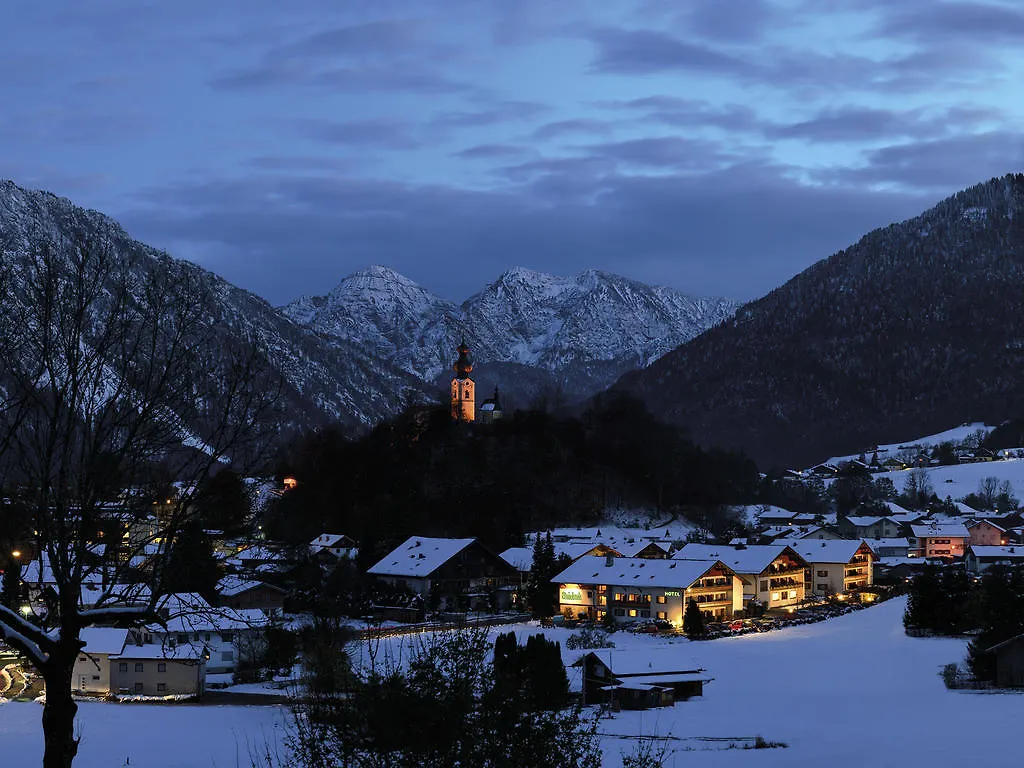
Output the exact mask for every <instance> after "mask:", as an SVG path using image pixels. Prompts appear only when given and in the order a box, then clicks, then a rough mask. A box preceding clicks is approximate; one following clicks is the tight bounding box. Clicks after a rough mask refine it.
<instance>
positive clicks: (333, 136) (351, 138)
mask: <svg viewBox="0 0 1024 768" xmlns="http://www.w3.org/2000/svg"><path fill="white" fill-rule="evenodd" d="M295 127H296V129H297V130H298V131H299V133H301V134H302V135H304V136H306V137H307V138H310V139H315V140H316V141H323V142H327V143H329V144H339V145H342V146H347V147H381V148H385V149H415V148H416V147H419V146H421V145H422V141H421V140H420V139H419V138H418V137H416V136H414V135H413V134H412V132H411V131H410V128H409V126H408V125H406V124H404V123H399V122H396V121H393V120H301V121H297V122H296V123H295Z"/></svg>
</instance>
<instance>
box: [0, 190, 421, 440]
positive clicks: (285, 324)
mask: <svg viewBox="0 0 1024 768" xmlns="http://www.w3.org/2000/svg"><path fill="white" fill-rule="evenodd" d="M83 243H87V244H89V246H90V247H94V248H100V249H104V250H105V251H106V252H108V253H109V254H110V256H111V257H112V258H113V259H115V260H118V261H120V262H122V263H124V262H129V261H130V262H131V263H132V265H133V266H132V267H131V268H132V269H133V270H138V271H140V272H142V273H145V272H146V271H147V270H152V269H154V268H155V267H156V265H157V264H161V263H162V264H168V263H169V264H170V265H171V266H172V268H173V269H174V270H178V273H179V274H181V275H183V276H184V275H188V276H189V277H191V278H193V279H194V282H195V283H196V285H197V286H198V292H197V294H196V297H195V312H196V313H197V315H198V316H199V317H200V318H201V320H202V327H203V328H204V329H207V330H209V331H212V333H204V334H202V336H203V338H204V339H207V340H209V339H213V340H214V341H212V342H210V341H206V342H204V343H207V344H209V345H210V348H208V349H203V350H201V353H202V357H203V359H205V360H208V361H209V365H208V366H204V367H203V369H202V370H194V371H188V372H183V375H188V376H190V377H191V378H192V379H193V381H194V386H195V389H196V391H197V393H198V394H199V396H201V397H203V398H207V399H208V400H209V401H210V402H211V403H213V404H216V402H217V398H218V392H219V389H220V387H222V386H223V377H222V375H221V373H222V372H219V371H218V365H219V363H220V362H221V361H223V360H224V359H225V358H226V357H227V356H226V355H225V354H222V353H223V351H224V350H227V349H232V348H237V347H238V346H239V345H246V344H249V343H250V342H252V341H253V340H256V341H258V349H260V350H261V353H260V354H261V355H262V357H263V361H262V362H263V364H264V365H265V366H266V367H267V368H268V369H269V371H270V373H271V374H272V375H276V378H278V379H279V380H280V381H281V382H282V384H281V387H282V391H281V394H280V399H281V403H282V405H283V406H284V407H285V409H286V411H287V413H288V414H289V422H288V423H286V424H283V425H282V427H284V428H287V427H289V426H301V425H309V424H319V423H323V422H326V421H328V420H331V421H339V422H341V423H342V424H344V425H346V426H348V427H350V428H354V429H358V428H361V427H365V426H369V425H371V424H373V423H375V422H376V421H378V420H380V419H381V418H384V417H386V416H388V415H391V414H392V413H394V412H395V411H396V410H397V409H398V408H399V407H400V405H401V404H402V403H404V402H407V400H408V399H409V398H423V397H424V396H425V390H424V387H423V385H422V382H420V381H419V380H418V379H416V378H415V377H414V376H411V375H410V374H408V373H406V372H404V371H402V370H400V369H398V368H396V367H394V366H392V365H390V364H389V363H387V362H386V361H382V360H372V359H369V358H368V357H367V356H366V355H365V354H364V351H363V350H362V349H361V348H358V347H355V346H353V345H351V344H347V343H345V342H343V341H339V340H332V342H331V343H329V344H328V343H326V342H325V341H324V340H323V339H321V338H320V337H319V336H318V335H316V334H315V333H312V332H310V331H308V330H306V329H304V328H302V327H300V326H298V325H296V324H295V323H293V322H291V321H290V320H288V319H287V318H286V317H284V316H282V315H281V314H280V313H279V312H278V311H277V310H275V309H274V308H273V307H271V306H270V305H269V304H268V303H267V302H266V301H264V300H263V299H261V298H259V297H258V296H255V295H254V294H252V293H249V292H248V291H245V290H242V289H241V288H237V287H236V286H234V285H232V284H230V283H228V282H227V281H225V280H223V279H222V278H220V277H218V276H217V275H214V274H213V273H211V272H208V271H206V270H204V269H202V268H200V267H198V266H196V265H195V264H192V263H190V262H187V261H181V260H176V259H172V258H171V257H170V256H168V255H167V254H165V253H162V252H160V251H157V250H155V249H153V248H150V247H149V246H147V245H144V244H143V243H140V242H138V241H136V240H133V239H131V238H130V237H129V236H128V234H127V233H126V232H125V231H124V230H123V229H122V228H121V227H120V226H119V225H118V224H117V223H116V222H114V221H113V220H111V219H109V218H107V217H106V216H103V215H102V214H100V213H97V212H95V211H88V210H84V209H82V208H78V207H76V206H74V205H73V204H72V203H71V202H70V201H68V200H65V199H63V198H59V197H56V196H54V195H51V194H49V193H46V192H35V191H27V190H24V189H22V188H20V187H18V186H16V185H15V184H13V183H11V182H7V181H0V253H2V255H3V264H4V270H5V274H6V275H8V276H13V279H15V280H17V279H18V276H19V275H20V274H22V272H23V271H24V270H23V267H24V264H25V261H26V259H27V258H28V256H29V254H31V253H34V252H38V251H39V250H40V249H51V250H52V251H53V252H55V253H57V254H64V253H69V252H70V249H72V248H74V247H75V246H76V245H81V244H83ZM67 268H69V269H70V266H68V267H67ZM22 294H24V290H22ZM139 303H140V305H143V304H144V302H142V301H140V302H139ZM0 311H4V312H12V311H16V309H15V307H12V306H4V307H2V308H0ZM217 347H220V349H218V348H217Z"/></svg>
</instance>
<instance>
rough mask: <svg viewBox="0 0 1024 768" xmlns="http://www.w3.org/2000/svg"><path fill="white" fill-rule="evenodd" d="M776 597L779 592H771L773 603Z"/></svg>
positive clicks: (777, 597)
mask: <svg viewBox="0 0 1024 768" xmlns="http://www.w3.org/2000/svg"><path fill="white" fill-rule="evenodd" d="M778 599H779V593H778V592H772V602H773V603H774V602H776V601H777V600H778Z"/></svg>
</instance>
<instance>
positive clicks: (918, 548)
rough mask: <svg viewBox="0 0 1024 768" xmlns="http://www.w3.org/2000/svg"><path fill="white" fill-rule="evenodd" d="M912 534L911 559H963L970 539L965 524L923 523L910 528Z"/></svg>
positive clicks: (910, 537)
mask: <svg viewBox="0 0 1024 768" xmlns="http://www.w3.org/2000/svg"><path fill="white" fill-rule="evenodd" d="M910 532H911V535H910V536H909V537H908V540H909V542H910V556H911V557H941V558H943V559H944V560H952V559H953V558H955V557H963V555H964V548H965V546H966V545H967V542H968V540H969V539H970V534H969V533H968V531H967V526H965V525H964V524H963V523H940V522H937V521H931V522H923V523H919V524H918V525H912V526H910Z"/></svg>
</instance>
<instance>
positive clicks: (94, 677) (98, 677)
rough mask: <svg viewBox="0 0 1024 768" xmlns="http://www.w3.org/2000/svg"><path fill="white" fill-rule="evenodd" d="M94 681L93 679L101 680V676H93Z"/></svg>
mask: <svg viewBox="0 0 1024 768" xmlns="http://www.w3.org/2000/svg"><path fill="white" fill-rule="evenodd" d="M92 679H93V680H99V679H100V676H99V675H93V676H92Z"/></svg>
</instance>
